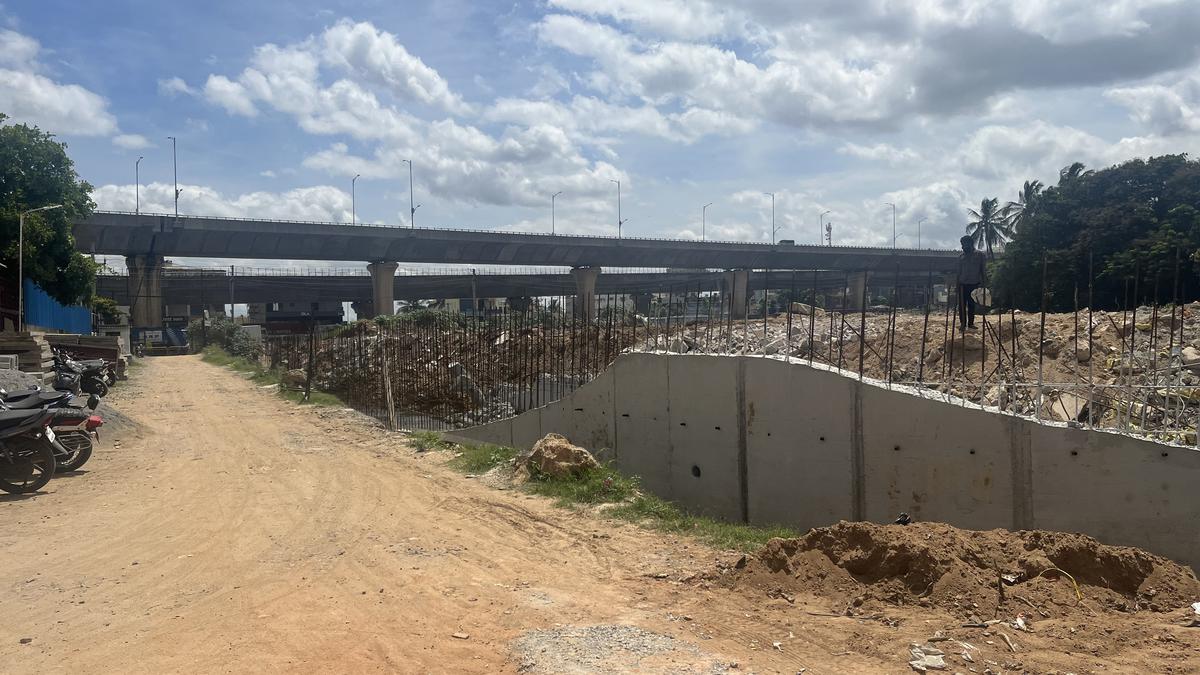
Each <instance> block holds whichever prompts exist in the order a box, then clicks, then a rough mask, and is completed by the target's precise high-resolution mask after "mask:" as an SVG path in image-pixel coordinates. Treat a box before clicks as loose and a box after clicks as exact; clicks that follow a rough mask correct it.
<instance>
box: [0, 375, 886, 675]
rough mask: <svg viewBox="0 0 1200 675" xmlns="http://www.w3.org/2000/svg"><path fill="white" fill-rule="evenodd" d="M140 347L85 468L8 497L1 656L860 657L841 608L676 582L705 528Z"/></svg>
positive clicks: (673, 660)
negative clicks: (828, 616) (564, 491)
mask: <svg viewBox="0 0 1200 675" xmlns="http://www.w3.org/2000/svg"><path fill="white" fill-rule="evenodd" d="M145 364H146V365H145V367H143V368H141V369H140V370H138V371H137V373H136V375H135V378H134V379H133V380H131V381H130V382H129V383H125V384H123V385H121V386H120V387H118V388H117V389H115V390H114V393H113V394H112V395H111V396H110V397H109V399H110V400H108V401H106V405H108V406H111V408H112V409H113V410H115V411H116V413H117V416H119V417H121V418H125V419H124V420H123V421H122V423H117V424H111V425H110V426H109V427H107V428H106V429H104V430H103V441H102V443H101V445H100V446H99V447H98V449H97V453H96V456H95V457H94V458H93V459H92V461H91V462H90V463H89V464H88V466H87V467H86V471H84V472H80V473H79V474H76V475H68V476H62V477H59V478H56V479H55V480H54V481H52V482H51V483H50V485H49V486H48V487H47V488H46V490H45V491H44V492H43V493H39V494H37V495H34V496H30V497H27V498H23V499H19V498H7V499H4V500H3V501H0V510H2V511H3V513H4V519H5V521H4V522H5V527H4V528H3V530H2V531H0V570H3V573H2V576H0V579H2V580H3V582H2V588H3V589H4V593H3V594H0V616H3V617H4V620H3V622H2V623H0V662H2V663H3V664H4V666H3V670H4V671H5V672H9V673H14V672H71V673H80V672H158V673H161V672H272V671H307V672H318V671H319V672H331V671H338V672H480V673H483V672H504V671H509V672H511V671H515V670H516V669H517V668H519V667H520V666H521V662H522V659H521V658H520V657H519V656H514V652H513V649H514V646H513V641H514V640H517V639H518V638H521V637H522V636H523V635H524V634H525V633H526V632H527V631H529V630H531V629H555V628H556V627H558V628H561V627H588V626H596V625H601V626H608V625H612V624H622V625H631V626H638V627H641V628H643V629H647V630H649V631H653V632H654V633H657V634H662V635H666V636H673V637H675V638H678V639H676V640H671V641H666V642H668V643H669V648H668V647H664V646H663V645H662V644H659V643H661V642H663V641H661V640H660V641H659V642H654V641H653V640H650V641H649V642H648V643H647V644H633V645H632V646H631V648H630V649H631V652H632V655H630V656H628V659H630V660H628V661H627V662H626V663H627V665H628V668H629V669H630V670H637V669H639V668H638V666H637V659H639V658H641V659H643V663H642V664H641V667H642V668H647V669H650V668H655V667H658V668H661V669H662V671H663V672H671V671H679V672H689V671H693V670H694V671H696V672H709V671H716V672H720V671H721V670H722V669H723V668H724V667H726V666H727V665H728V664H729V663H730V662H737V663H738V664H739V666H740V670H743V671H746V670H758V671H760V672H764V671H767V672H775V671H777V672H796V671H797V670H798V669H799V668H802V667H805V666H807V667H809V668H810V669H811V670H810V672H822V671H826V672H833V671H841V672H846V671H851V670H853V669H854V664H853V663H850V664H844V663H839V664H838V666H837V667H836V668H815V667H814V665H815V664H818V663H820V661H819V659H828V658H829V654H831V653H837V652H842V651H845V650H844V647H845V645H846V642H847V638H848V637H849V636H848V635H846V634H843V633H842V632H841V630H840V629H832V630H826V631H824V632H823V633H817V634H812V633H804V634H803V638H795V639H788V638H787V635H788V630H789V628H788V627H787V626H785V625H783V623H782V622H781V621H778V620H777V619H778V617H777V616H775V615H772V616H771V617H770V618H768V616H766V615H765V614H764V610H763V608H762V607H761V604H762V603H754V602H750V601H748V600H745V599H742V598H740V597H737V596H735V595H732V594H729V597H728V598H724V599H723V601H722V602H721V603H719V605H720V606H719V607H717V606H715V605H716V604H718V603H714V602H713V595H715V594H718V593H722V592H720V591H716V590H714V591H711V592H709V591H703V590H697V589H696V588H695V587H692V586H685V585H683V584H679V583H678V582H675V581H673V579H675V578H678V577H679V576H680V575H681V574H686V573H687V572H688V570H695V571H700V570H703V569H708V568H711V566H712V564H713V562H714V560H715V558H716V557H717V555H718V554H716V553H713V552H712V551H708V550H705V549H704V548H702V547H700V546H698V545H696V544H695V543H692V542H688V541H683V540H678V539H674V538H670V537H662V536H659V535H656V534H652V533H648V532H645V531H642V530H640V529H638V528H636V527H633V526H627V525H617V524H612V523H608V522H606V521H604V520H601V519H597V518H594V517H591V516H586V515H581V514H576V513H572V512H570V511H566V510H563V509H559V508H555V507H554V506H552V505H551V504H549V503H548V502H547V501H545V500H543V499H540V498H536V499H535V498H532V497H528V496H524V495H520V494H513V493H507V492H500V491H496V490H492V489H490V488H487V487H484V486H481V485H479V484H477V483H476V482H475V481H473V480H471V479H469V478H465V477H463V476H461V475H458V474H455V473H453V472H451V471H450V470H449V469H447V468H445V467H444V466H443V462H444V458H443V457H439V456H436V455H417V454H415V453H413V452H412V451H411V450H410V449H409V448H407V447H406V446H405V445H404V444H403V441H402V439H401V437H400V436H398V435H396V434H388V433H386V432H384V431H382V430H380V429H378V428H375V427H372V426H370V425H369V423H366V422H364V421H363V418H361V417H359V416H357V415H356V414H355V413H351V412H346V411H336V410H330V409H323V410H314V409H312V408H301V407H298V406H295V405H293V404H290V403H287V402H285V401H282V400H280V399H278V398H277V397H275V396H272V395H271V394H269V393H268V392H263V391H260V390H259V389H258V387H257V386H255V385H254V384H252V383H250V382H248V381H246V380H244V379H242V378H240V377H238V376H236V375H234V374H232V373H230V372H228V371H225V370H222V369H219V368H217V367H214V366H210V365H208V364H205V363H202V362H201V361H199V360H198V359H196V358H195V357H165V358H155V359H147V360H146V361H145ZM110 417H113V415H110ZM656 574H668V575H669V578H663V579H659V578H655V575H656ZM684 615H687V616H688V617H690V619H691V620H687V619H684V618H683V616H684ZM456 633H457V634H459V635H463V634H465V635H467V636H468V637H467V638H466V639H461V638H456V637H454V635H455V634H456ZM795 634H796V635H801V633H799V632H796V633H795ZM539 636H540V634H534V635H533V636H529V637H528V639H527V641H526V642H525V643H522V644H524V645H525V646H527V647H528V646H529V645H534V646H533V648H534V649H540V647H539V646H537V644H538V643H537V639H538V638H539ZM542 637H543V638H544V641H547V642H549V643H552V644H554V643H557V644H560V645H566V644H575V643H573V642H571V641H570V640H569V639H562V640H557V641H556V640H554V639H552V636H542ZM568 637H569V636H568ZM592 637H593V638H595V637H596V636H592ZM624 637H625V638H626V639H628V638H629V636H624ZM706 637H710V639H705V638H706ZM23 638H31V641H30V642H29V643H27V644H21V642H20V641H21V640H22V639H23ZM529 640H532V642H529ZM781 640H782V641H783V644H781V646H782V647H783V648H784V651H782V652H781V651H778V650H777V649H774V648H772V642H777V641H781ZM802 640H807V641H808V644H806V645H805V644H802ZM585 642H586V641H585ZM633 642H634V643H636V642H637V640H634V641H633ZM752 643H753V644H754V645H755V646H756V648H757V649H751V644H752ZM655 645H658V646H657V647H656V646H655ZM576 646H577V647H578V648H579V649H580V650H583V651H585V652H586V651H587V650H588V649H591V648H592V647H591V646H589V645H588V644H582V643H580V644H577V645H576ZM639 650H641V651H639ZM643 652H644V653H643ZM551 656H553V655H552V654H548V655H547V658H550V657H551ZM598 656H599V657H603V656H604V654H599V655H598ZM610 656H612V658H611V659H603V660H609V661H611V663H612V664H614V665H617V666H619V665H621V663H622V661H621V658H623V657H622V655H610ZM587 657H588V655H587V654H583V655H582V656H581V657H580V658H585V659H586V658H587ZM547 663H552V661H547ZM722 664H725V665H724V666H723V665H722ZM526 665H527V666H528V665H529V664H526ZM862 665H863V666H865V669H864V670H865V671H878V670H879V669H880V668H883V667H885V666H884V663H882V662H879V661H874V660H873V659H864V660H862ZM871 666H874V667H871ZM894 666H895V662H892V663H890V664H887V666H886V667H888V668H891V667H894Z"/></svg>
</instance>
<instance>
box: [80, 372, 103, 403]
mask: <svg viewBox="0 0 1200 675" xmlns="http://www.w3.org/2000/svg"><path fill="white" fill-rule="evenodd" d="M82 386H83V391H84V393H87V394H95V395H97V396H99V397H101V398H104V396H105V395H106V394H108V385H107V384H104V380H101V379H100V378H98V377H92V378H88V379H87V380H85V381H84V382H83V385H82Z"/></svg>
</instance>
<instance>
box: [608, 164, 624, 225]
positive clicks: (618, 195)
mask: <svg viewBox="0 0 1200 675" xmlns="http://www.w3.org/2000/svg"><path fill="white" fill-rule="evenodd" d="M608 181H609V182H610V183H616V184H617V239H620V238H621V226H622V225H624V224H625V221H624V220H621V181H619V180H613V179H612V178H609V179H608Z"/></svg>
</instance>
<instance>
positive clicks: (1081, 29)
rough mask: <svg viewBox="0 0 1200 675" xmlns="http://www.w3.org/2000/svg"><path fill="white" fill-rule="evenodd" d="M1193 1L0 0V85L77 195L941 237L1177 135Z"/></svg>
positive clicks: (1194, 122) (1187, 132)
mask: <svg viewBox="0 0 1200 675" xmlns="http://www.w3.org/2000/svg"><path fill="white" fill-rule="evenodd" d="M1198 34H1200V3H1197V2H1195V1H1194V0H1110V1H1109V2H1095V0H1057V1H1055V0H1008V1H1004V2H991V1H988V0H912V1H902V0H805V1H803V2H795V1H790V2H789V1H786V0H738V1H737V2H734V1H732V0H655V1H654V2H646V1H645V0H542V1H535V2H525V1H521V0H518V1H517V2H510V3H499V2H468V1H466V0H438V1H437V2H429V3H425V2H419V1H415V0H414V1H407V0H406V1H405V2H394V1H386V2H385V1H383V0H360V1H358V2H353V3H349V2H345V3H343V2H332V1H330V0H323V1H322V2H319V3H318V2H308V1H307V0H295V1H292V2H287V3H283V2H276V3H270V2H245V1H244V0H243V1H240V2H226V1H225V0H211V1H207V2H191V3H175V2H168V3H145V2H129V1H124V0H107V1H106V2H85V3H81V2H78V0H39V1H38V2H20V3H14V2H11V0H10V1H9V2H7V3H5V4H2V5H0V111H3V112H5V113H7V114H8V115H9V116H10V117H11V118H12V119H13V120H15V121H19V122H29V123H33V124H37V125H39V126H41V127H42V128H44V129H46V130H49V131H52V132H54V133H56V134H58V135H59V136H60V137H61V138H62V139H64V140H65V141H66V142H67V143H68V144H69V146H70V152H71V154H72V156H73V157H74V158H75V161H76V163H77V165H78V170H79V172H80V173H81V174H82V175H83V176H84V177H85V178H86V179H87V180H89V181H90V182H92V183H93V184H94V185H96V187H97V189H96V194H95V198H96V201H97V202H98V204H99V205H100V207H101V208H109V209H126V210H132V209H133V206H134V187H133V185H134V163H135V161H136V160H137V158H138V157H139V156H144V158H145V159H144V160H143V161H142V163H141V183H142V189H141V199H142V203H141V206H142V209H143V210H147V211H161V212H166V211H170V209H171V142H170V141H169V140H167V136H176V137H177V138H178V155H179V181H180V184H181V186H182V188H183V193H182V196H181V199H180V210H181V212H184V213H194V214H215V215H231V216H237V215H245V216H252V215H253V216H261V217H273V218H301V219H308V220H340V221H349V220H350V218H351V195H350V186H351V179H352V178H353V176H354V175H355V174H361V178H359V179H358V182H357V213H358V217H359V219H361V220H364V221H374V222H382V223H407V220H408V199H409V194H408V166H407V165H406V164H405V163H404V162H403V160H406V159H410V160H411V161H412V164H413V166H414V168H415V194H416V201H417V202H418V203H419V204H421V207H420V208H419V209H418V211H417V224H418V225H420V226H432V227H472V228H506V229H520V230H537V231H545V230H549V227H550V196H551V195H552V194H553V193H555V192H559V191H561V192H562V195H561V196H560V197H559V198H558V201H557V204H558V208H557V223H558V227H559V228H560V230H561V231H564V232H581V233H583V232H586V233H599V234H614V233H615V230H616V220H617V213H616V202H617V199H616V198H617V190H616V185H615V184H614V183H613V182H612V181H614V180H619V181H621V190H622V216H623V217H624V218H627V219H629V222H628V223H627V224H626V225H625V232H626V233H627V234H628V235H630V236H639V235H642V236H659V237H662V236H667V237H699V236H700V228H701V207H702V206H703V205H704V204H706V203H709V202H711V203H712V206H711V207H709V209H708V219H707V228H708V232H707V234H708V236H709V237H710V238H720V239H739V240H759V241H761V240H768V239H769V238H770V218H771V207H770V198H769V197H767V196H764V194H763V193H764V192H774V193H775V195H776V197H775V219H776V224H777V225H778V226H780V227H781V228H782V230H781V232H780V234H779V236H780V237H781V238H791V239H795V240H797V242H799V243H810V242H815V241H816V240H817V237H818V227H819V226H818V219H819V217H820V214H821V213H822V212H824V211H827V210H828V211H830V212H831V213H830V215H829V216H827V218H828V219H829V220H832V222H833V223H834V243H837V244H866V245H884V244H889V243H890V238H891V220H892V212H891V208H890V207H888V206H886V205H885V203H887V202H892V203H895V204H896V205H897V207H898V211H897V217H898V221H899V231H900V241H899V243H900V245H901V246H904V245H910V246H911V245H915V244H916V227H917V223H918V221H919V220H920V219H925V222H924V225H923V226H922V244H923V245H925V246H931V245H952V244H953V242H954V240H956V239H957V237H958V236H960V235H961V233H962V231H963V227H964V225H965V223H966V220H967V216H966V209H967V208H968V207H970V206H972V205H976V206H977V205H978V203H979V201H980V200H981V199H982V198H985V197H993V196H996V197H1000V198H1002V199H1016V195H1017V190H1018V188H1019V186H1020V184H1021V182H1022V181H1024V180H1027V179H1030V178H1037V179H1040V180H1043V181H1046V182H1053V180H1054V179H1055V177H1056V176H1057V173H1058V169H1060V168H1061V167H1063V166H1065V165H1067V164H1070V163H1071V162H1075V161H1081V162H1084V163H1085V164H1087V165H1088V166H1091V167H1100V166H1106V165H1109V164H1113V163H1116V162H1119V161H1122V160H1125V159H1129V158H1133V157H1145V156H1149V155H1155V154H1163V153H1175V152H1193V151H1194V150H1196V148H1197V147H1198V142H1197V141H1198V140H1200V65H1198V61H1200V40H1197V39H1196V38H1195V36H1196V35H1198Z"/></svg>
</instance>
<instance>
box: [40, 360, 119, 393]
mask: <svg viewBox="0 0 1200 675" xmlns="http://www.w3.org/2000/svg"><path fill="white" fill-rule="evenodd" d="M54 370H55V371H56V372H57V373H60V374H62V373H67V374H73V375H75V376H77V377H78V378H79V389H80V390H81V391H83V392H84V393H86V394H95V395H96V396H101V397H103V396H104V395H105V394H107V393H108V382H107V379H108V377H109V373H108V367H107V365H106V362H105V361H104V360H103V359H100V360H99V361H98V362H91V363H84V362H80V361H76V360H74V359H72V358H71V357H70V356H68V355H67V354H66V353H64V352H62V351H55V352H54ZM113 377H114V378H115V375H114V376H113Z"/></svg>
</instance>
